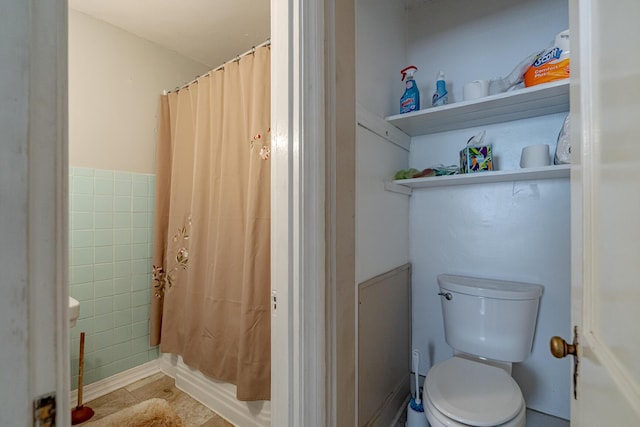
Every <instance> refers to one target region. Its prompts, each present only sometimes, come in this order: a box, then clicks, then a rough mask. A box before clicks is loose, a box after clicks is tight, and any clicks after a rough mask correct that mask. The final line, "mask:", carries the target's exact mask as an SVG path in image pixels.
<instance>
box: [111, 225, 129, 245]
mask: <svg viewBox="0 0 640 427" xmlns="http://www.w3.org/2000/svg"><path fill="white" fill-rule="evenodd" d="M113 243H115V244H116V245H129V244H131V229H128V228H125V229H122V230H113Z"/></svg>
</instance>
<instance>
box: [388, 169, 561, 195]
mask: <svg viewBox="0 0 640 427" xmlns="http://www.w3.org/2000/svg"><path fill="white" fill-rule="evenodd" d="M570 170H571V165H556V166H545V167H541V168H528V169H516V170H506V171H491V172H477V173H466V174H459V175H447V176H433V177H428V178H413V179H400V180H395V181H388V182H386V183H385V189H386V190H388V191H394V192H397V193H402V194H411V190H412V189H414V188H429V187H444V186H449V185H473V184H487V183H492V182H509V181H529V180H538V179H555V178H568V177H569V172H570Z"/></svg>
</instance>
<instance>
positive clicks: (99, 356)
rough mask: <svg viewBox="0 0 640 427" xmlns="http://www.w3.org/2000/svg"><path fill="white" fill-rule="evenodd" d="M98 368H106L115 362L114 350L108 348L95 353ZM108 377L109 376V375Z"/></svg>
mask: <svg viewBox="0 0 640 427" xmlns="http://www.w3.org/2000/svg"><path fill="white" fill-rule="evenodd" d="M93 357H94V362H95V364H96V367H98V366H105V365H108V364H109V363H111V362H113V348H112V347H106V348H103V349H101V350H98V351H95V352H94V353H93ZM107 376H108V375H107Z"/></svg>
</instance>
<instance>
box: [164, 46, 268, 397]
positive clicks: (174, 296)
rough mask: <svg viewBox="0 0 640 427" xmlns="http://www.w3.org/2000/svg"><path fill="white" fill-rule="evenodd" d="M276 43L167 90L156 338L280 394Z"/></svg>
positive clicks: (252, 393)
mask: <svg viewBox="0 0 640 427" xmlns="http://www.w3.org/2000/svg"><path fill="white" fill-rule="evenodd" d="M269 62H270V49H269V47H261V48H257V49H255V50H254V52H253V53H250V54H248V55H246V56H244V57H242V58H240V59H239V60H235V61H232V62H229V63H227V64H225V65H224V67H223V68H222V69H220V70H217V71H213V72H211V73H210V74H208V75H206V76H204V77H200V78H198V79H197V80H196V82H194V83H193V84H191V85H189V86H187V87H186V88H184V89H181V90H179V91H177V92H172V93H169V94H168V95H163V96H161V99H160V118H159V128H158V147H157V158H156V162H157V174H156V210H155V224H154V254H153V269H154V270H153V278H154V287H153V297H152V313H151V344H152V345H156V344H158V343H159V344H160V350H161V351H162V352H165V353H173V354H178V355H181V356H182V358H183V360H184V362H185V363H186V364H187V365H189V366H191V367H192V368H196V369H198V370H199V371H200V372H202V373H203V374H205V375H207V376H210V377H212V378H215V379H219V380H223V381H226V382H229V383H232V384H235V385H236V386H237V398H238V399H239V400H268V399H269V397H270V380H271V359H270V354H271V351H270V301H269V292H270V183H269V180H270V162H269V153H270V144H269V140H270V125H269V121H270V64H269Z"/></svg>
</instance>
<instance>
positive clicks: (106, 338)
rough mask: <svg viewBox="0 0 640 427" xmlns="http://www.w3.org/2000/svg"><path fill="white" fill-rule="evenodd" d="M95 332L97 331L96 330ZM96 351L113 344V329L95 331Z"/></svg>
mask: <svg viewBox="0 0 640 427" xmlns="http://www.w3.org/2000/svg"><path fill="white" fill-rule="evenodd" d="M94 332H95V331H94ZM93 337H94V341H95V342H94V345H93V347H94V351H98V350H102V349H103V348H107V347H112V346H113V329H108V330H106V331H102V332H95V333H94V336H93Z"/></svg>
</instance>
